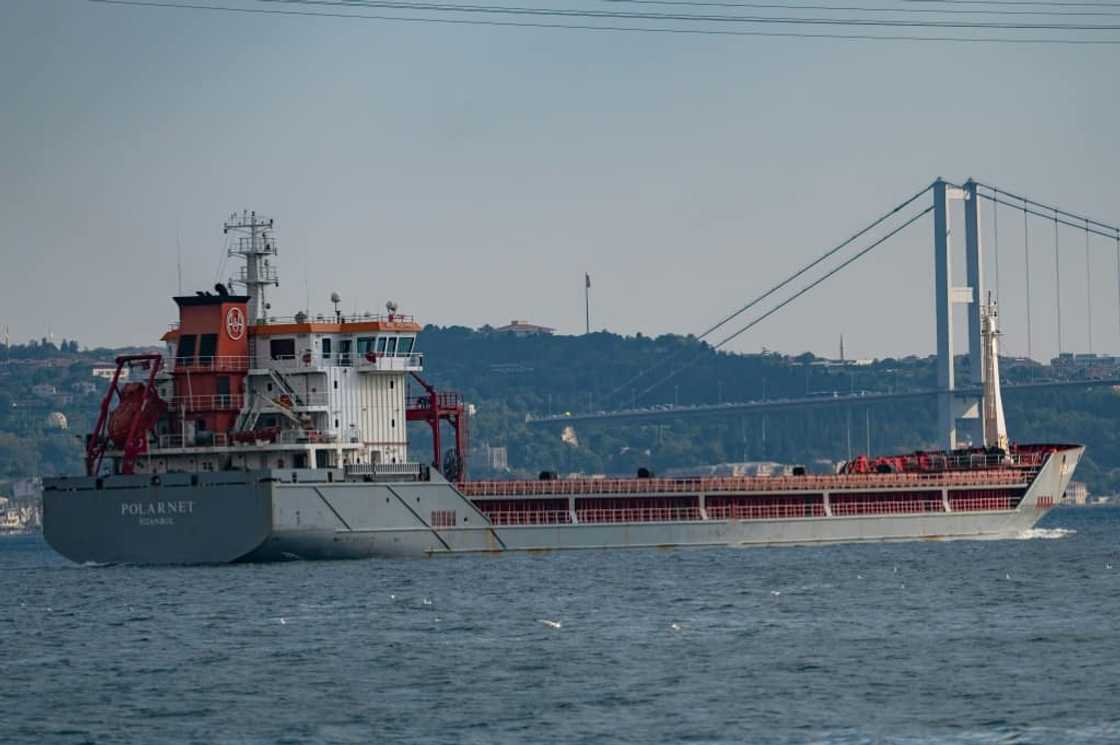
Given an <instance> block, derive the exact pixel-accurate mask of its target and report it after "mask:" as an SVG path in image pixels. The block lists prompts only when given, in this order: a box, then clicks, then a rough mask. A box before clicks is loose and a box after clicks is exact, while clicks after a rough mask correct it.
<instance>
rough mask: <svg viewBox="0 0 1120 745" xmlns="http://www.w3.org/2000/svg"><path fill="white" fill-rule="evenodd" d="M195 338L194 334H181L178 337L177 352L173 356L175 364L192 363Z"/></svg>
mask: <svg viewBox="0 0 1120 745" xmlns="http://www.w3.org/2000/svg"><path fill="white" fill-rule="evenodd" d="M196 339H197V337H196V336H195V335H194V334H183V335H182V336H180V337H179V351H178V353H176V355H175V364H177V365H190V364H192V363H193V362H194V343H195V341H196Z"/></svg>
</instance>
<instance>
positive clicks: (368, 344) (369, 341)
mask: <svg viewBox="0 0 1120 745" xmlns="http://www.w3.org/2000/svg"><path fill="white" fill-rule="evenodd" d="M376 340H377V337H375V336H362V337H359V338H358V354H360V355H366V354H368V353H369V352H372V351H373V345H374V342H375V341H376Z"/></svg>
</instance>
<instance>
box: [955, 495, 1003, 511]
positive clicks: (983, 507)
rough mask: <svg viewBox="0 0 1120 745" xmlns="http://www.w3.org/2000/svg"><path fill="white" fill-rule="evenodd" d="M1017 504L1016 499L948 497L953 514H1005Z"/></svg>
mask: <svg viewBox="0 0 1120 745" xmlns="http://www.w3.org/2000/svg"><path fill="white" fill-rule="evenodd" d="M1018 504H1019V498H1018V497H952V496H950V497H949V508H950V509H952V510H953V512H1006V511H1007V510H1013V509H1015V508H1016V507H1017V506H1018Z"/></svg>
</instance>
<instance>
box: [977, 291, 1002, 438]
mask: <svg viewBox="0 0 1120 745" xmlns="http://www.w3.org/2000/svg"><path fill="white" fill-rule="evenodd" d="M980 336H981V338H982V340H983V344H982V346H983V350H982V351H983V355H984V397H983V404H984V447H989V448H991V447H994V448H999V449H1000V450H1004V451H1006V450H1007V447H1008V441H1007V421H1006V420H1005V419H1004V418H1003V399H1002V398H1001V397H1000V392H999V336H1000V332H999V311H998V310H997V308H996V304H995V303H994V302H992V293H991V292H989V293H988V302H987V304H986V305H983V306H981V308H980Z"/></svg>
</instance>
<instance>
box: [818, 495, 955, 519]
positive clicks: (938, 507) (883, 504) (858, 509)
mask: <svg viewBox="0 0 1120 745" xmlns="http://www.w3.org/2000/svg"><path fill="white" fill-rule="evenodd" d="M944 511H945V505H944V504H943V503H942V502H941V500H940V499H899V500H886V499H876V500H870V501H865V502H838V503H836V504H833V505H832V514H833V515H834V516H836V517H845V516H848V515H912V514H915V513H921V512H944Z"/></svg>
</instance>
